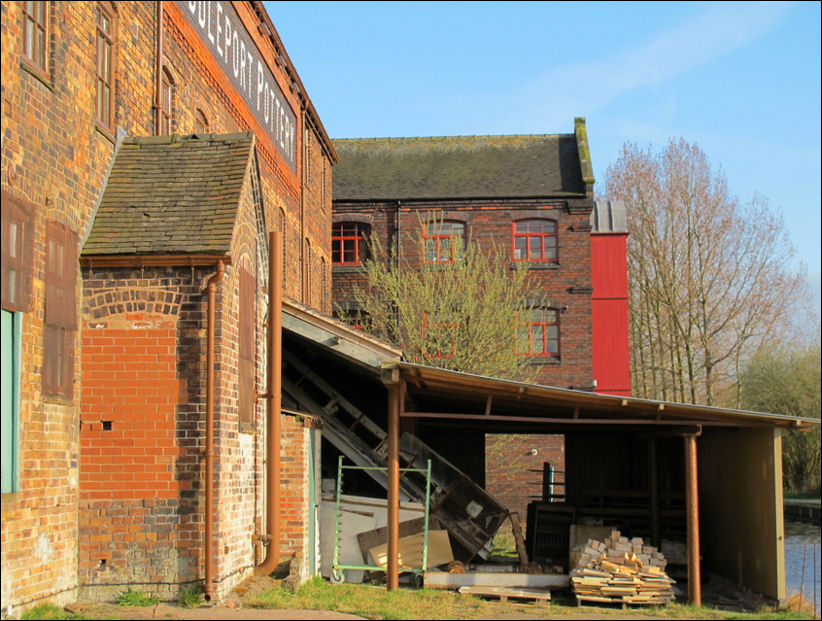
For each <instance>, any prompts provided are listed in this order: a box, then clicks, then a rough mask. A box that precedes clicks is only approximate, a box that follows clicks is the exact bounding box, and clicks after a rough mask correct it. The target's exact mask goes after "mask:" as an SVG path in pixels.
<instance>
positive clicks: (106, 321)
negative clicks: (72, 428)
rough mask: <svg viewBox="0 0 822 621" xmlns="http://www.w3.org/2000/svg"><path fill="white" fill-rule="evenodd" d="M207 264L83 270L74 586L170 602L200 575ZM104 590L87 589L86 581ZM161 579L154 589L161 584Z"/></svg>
mask: <svg viewBox="0 0 822 621" xmlns="http://www.w3.org/2000/svg"><path fill="white" fill-rule="evenodd" d="M207 273H208V272H207V271H206V270H202V269H197V270H192V269H191V268H184V269H171V268H154V269H150V268H142V269H139V268H119V269H112V268H108V269H103V268H86V269H85V270H84V274H83V276H84V299H85V300H86V313H85V317H84V319H85V321H84V324H85V325H84V330H83V339H82V352H83V354H82V360H83V375H84V378H85V381H84V383H83V393H82V407H81V424H80V441H81V476H80V489H81V492H80V511H79V524H80V541H79V551H80V555H79V571H80V583H81V584H82V585H84V586H85V587H86V588H85V595H86V596H87V597H89V598H93V599H106V598H110V597H112V596H115V595H116V594H117V592H119V591H120V590H122V585H123V584H131V583H142V584H150V585H153V587H154V590H156V591H157V592H158V593H160V594H161V595H165V596H168V597H172V596H174V595H175V594H176V590H177V589H176V587H175V586H174V585H168V584H167V583H174V582H187V581H193V580H196V579H197V578H198V577H199V576H200V565H201V562H202V560H201V558H200V557H201V552H200V550H201V547H202V543H201V541H202V539H201V537H202V525H203V520H202V483H201V462H202V459H201V452H202V449H203V446H204V441H203V428H204V418H205V405H204V400H203V392H204V374H203V373H204V369H203V366H204V365H203V362H202V361H203V358H204V351H205V334H204V327H205V312H206V309H205V300H204V296H203V294H202V293H201V290H200V289H201V285H202V281H203V280H204V279H205V278H206V276H207ZM105 585H115V586H112V587H111V588H92V587H93V586H96V587H99V586H102V587H105ZM163 585H166V586H163Z"/></svg>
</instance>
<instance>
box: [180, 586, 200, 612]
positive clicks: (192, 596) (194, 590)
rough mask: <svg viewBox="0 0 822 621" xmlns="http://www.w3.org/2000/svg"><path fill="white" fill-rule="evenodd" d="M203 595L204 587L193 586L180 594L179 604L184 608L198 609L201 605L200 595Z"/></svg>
mask: <svg viewBox="0 0 822 621" xmlns="http://www.w3.org/2000/svg"><path fill="white" fill-rule="evenodd" d="M202 593H203V587H202V586H200V584H192V585H191V586H189V587H186V588H185V589H183V590H182V591H181V592H180V597H179V598H177V603H178V604H180V606H182V607H183V608H196V607H197V606H199V605H200V595H202Z"/></svg>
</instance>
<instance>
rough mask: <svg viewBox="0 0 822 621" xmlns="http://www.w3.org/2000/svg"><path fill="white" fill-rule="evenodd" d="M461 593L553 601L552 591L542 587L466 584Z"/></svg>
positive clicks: (502, 599)
mask: <svg viewBox="0 0 822 621" xmlns="http://www.w3.org/2000/svg"><path fill="white" fill-rule="evenodd" d="M459 593H460V595H476V596H479V597H495V598H498V599H499V600H500V601H503V602H504V601H507V600H508V599H509V598H511V599H535V600H539V601H543V602H549V601H551V592H550V591H548V590H542V589H517V588H512V587H492V586H485V587H479V586H464V587H460V588H459Z"/></svg>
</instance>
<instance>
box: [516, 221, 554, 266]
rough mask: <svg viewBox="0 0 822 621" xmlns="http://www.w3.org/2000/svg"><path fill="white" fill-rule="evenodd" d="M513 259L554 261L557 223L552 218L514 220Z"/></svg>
mask: <svg viewBox="0 0 822 621" xmlns="http://www.w3.org/2000/svg"><path fill="white" fill-rule="evenodd" d="M514 260H515V261H556V260H557V223H556V222H555V221H554V220H518V221H516V222H514Z"/></svg>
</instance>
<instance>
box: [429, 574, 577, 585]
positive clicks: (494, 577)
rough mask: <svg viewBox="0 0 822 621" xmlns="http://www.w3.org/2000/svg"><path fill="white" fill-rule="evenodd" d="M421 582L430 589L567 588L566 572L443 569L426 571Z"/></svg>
mask: <svg viewBox="0 0 822 621" xmlns="http://www.w3.org/2000/svg"><path fill="white" fill-rule="evenodd" d="M423 583H424V584H425V586H426V587H427V588H432V589H458V588H459V587H464V586H489V587H520V588H533V589H544V588H554V589H558V588H567V587H568V584H569V582H568V575H567V574H514V573H496V572H482V573H479V572H467V573H464V574H449V573H448V572H444V571H427V572H425V575H424V576H423Z"/></svg>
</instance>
